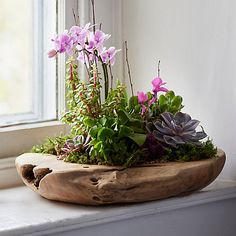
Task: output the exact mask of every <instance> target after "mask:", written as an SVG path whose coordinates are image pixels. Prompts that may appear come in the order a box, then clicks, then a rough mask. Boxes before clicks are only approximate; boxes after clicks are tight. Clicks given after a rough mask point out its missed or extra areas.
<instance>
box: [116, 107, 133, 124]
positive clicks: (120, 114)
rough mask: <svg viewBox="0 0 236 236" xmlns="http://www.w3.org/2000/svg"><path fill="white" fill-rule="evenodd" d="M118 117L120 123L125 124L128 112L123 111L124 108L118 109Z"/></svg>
mask: <svg viewBox="0 0 236 236" xmlns="http://www.w3.org/2000/svg"><path fill="white" fill-rule="evenodd" d="M118 117H119V119H120V122H121V124H123V125H125V124H126V123H127V122H128V121H129V120H130V117H129V113H127V112H125V111H124V110H119V111H118Z"/></svg>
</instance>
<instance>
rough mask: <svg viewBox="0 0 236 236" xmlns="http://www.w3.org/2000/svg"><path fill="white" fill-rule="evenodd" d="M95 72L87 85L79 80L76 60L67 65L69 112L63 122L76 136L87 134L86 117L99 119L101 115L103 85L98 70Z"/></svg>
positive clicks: (71, 60)
mask: <svg viewBox="0 0 236 236" xmlns="http://www.w3.org/2000/svg"><path fill="white" fill-rule="evenodd" d="M94 70H95V71H94V76H93V77H91V78H90V81H89V83H85V82H83V81H81V80H79V78H78V72H77V65H76V64H75V62H74V60H73V59H70V60H68V62H67V64H66V84H67V106H68V111H67V112H66V113H65V114H64V115H63V117H62V121H63V122H65V123H67V124H69V125H70V126H71V132H72V133H73V134H75V135H78V134H86V132H87V130H86V129H85V127H84V122H83V120H84V117H92V118H97V117H99V115H100V113H101V105H100V87H101V85H100V82H99V78H97V75H96V69H94ZM95 77H96V80H95Z"/></svg>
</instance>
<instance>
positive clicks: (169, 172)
mask: <svg viewBox="0 0 236 236" xmlns="http://www.w3.org/2000/svg"><path fill="white" fill-rule="evenodd" d="M224 163H225V153H224V152H223V151H222V150H218V151H217V156H216V157H215V158H211V159H206V160H201V161H191V162H168V163H161V164H159V163H157V164H149V165H142V166H138V167H132V168H128V169H125V168H124V167H119V166H103V165H85V164H84V165H80V164H74V163H66V162H64V161H61V160H57V157H56V156H53V155H45V154H36V153H26V154H23V155H21V156H19V157H17V158H16V167H17V171H18V173H19V175H20V176H21V178H22V180H23V182H24V183H25V184H26V185H27V186H28V187H30V188H31V189H32V190H34V191H35V192H37V193H38V194H40V195H41V196H43V197H45V198H47V199H50V200H56V201H62V202H72V203H78V204H85V205H104V204H113V203H130V202H144V201H151V200H158V199H163V198H168V197H173V196H178V195H183V194H189V193H192V192H194V191H197V190H200V189H202V188H204V187H206V186H207V185H209V184H210V183H211V182H212V181H213V180H215V178H216V177H217V176H218V175H219V174H220V172H221V170H222V169H223V166H224Z"/></svg>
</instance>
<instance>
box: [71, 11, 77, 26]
mask: <svg viewBox="0 0 236 236" xmlns="http://www.w3.org/2000/svg"><path fill="white" fill-rule="evenodd" d="M72 13H73V17H74V21H75V25H78V16H76V14H75V9H74V8H72Z"/></svg>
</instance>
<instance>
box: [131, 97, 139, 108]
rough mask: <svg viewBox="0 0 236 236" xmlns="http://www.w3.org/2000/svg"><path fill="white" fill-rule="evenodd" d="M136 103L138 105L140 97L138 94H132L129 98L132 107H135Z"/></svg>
mask: <svg viewBox="0 0 236 236" xmlns="http://www.w3.org/2000/svg"><path fill="white" fill-rule="evenodd" d="M136 105H138V97H137V96H132V97H131V98H130V99H129V107H130V108H131V109H134V108H135V106H136Z"/></svg>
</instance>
